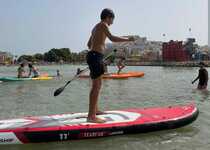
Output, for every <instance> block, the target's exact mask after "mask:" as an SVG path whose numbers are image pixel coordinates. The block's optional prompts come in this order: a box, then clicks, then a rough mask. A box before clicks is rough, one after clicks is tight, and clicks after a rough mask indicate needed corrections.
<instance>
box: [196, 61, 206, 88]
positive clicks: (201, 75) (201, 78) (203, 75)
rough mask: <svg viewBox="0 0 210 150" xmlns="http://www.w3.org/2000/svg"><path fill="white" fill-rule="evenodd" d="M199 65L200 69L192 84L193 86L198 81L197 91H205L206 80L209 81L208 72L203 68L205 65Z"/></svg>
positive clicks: (201, 63)
mask: <svg viewBox="0 0 210 150" xmlns="http://www.w3.org/2000/svg"><path fill="white" fill-rule="evenodd" d="M199 65H200V69H199V73H198V76H197V78H196V79H195V80H193V81H192V84H194V83H195V82H196V81H197V80H198V79H199V82H198V89H199V90H204V89H207V86H208V80H209V77H208V71H207V70H206V69H205V68H204V67H205V66H206V65H205V63H203V62H200V63H199Z"/></svg>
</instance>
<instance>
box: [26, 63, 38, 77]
mask: <svg viewBox="0 0 210 150" xmlns="http://www.w3.org/2000/svg"><path fill="white" fill-rule="evenodd" d="M28 67H29V74H28V77H31V75H32V74H33V76H32V77H33V78H37V77H39V72H38V69H37V68H36V67H34V66H33V65H32V64H31V63H29V64H28Z"/></svg>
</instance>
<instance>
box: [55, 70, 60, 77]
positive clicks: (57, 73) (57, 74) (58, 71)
mask: <svg viewBox="0 0 210 150" xmlns="http://www.w3.org/2000/svg"><path fill="white" fill-rule="evenodd" d="M56 76H57V77H60V76H61V74H60V70H59V69H57V70H56Z"/></svg>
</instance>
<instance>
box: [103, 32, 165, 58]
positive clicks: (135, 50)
mask: <svg viewBox="0 0 210 150" xmlns="http://www.w3.org/2000/svg"><path fill="white" fill-rule="evenodd" d="M126 37H131V36H126ZM132 37H134V38H135V41H134V42H116V43H107V44H106V49H107V53H109V52H110V51H111V50H113V49H117V50H118V52H117V53H118V55H120V53H121V52H126V55H127V56H128V57H130V59H135V60H136V61H155V60H159V59H160V57H159V54H160V52H161V49H162V42H160V41H148V40H147V38H146V37H139V36H138V35H133V36H132Z"/></svg>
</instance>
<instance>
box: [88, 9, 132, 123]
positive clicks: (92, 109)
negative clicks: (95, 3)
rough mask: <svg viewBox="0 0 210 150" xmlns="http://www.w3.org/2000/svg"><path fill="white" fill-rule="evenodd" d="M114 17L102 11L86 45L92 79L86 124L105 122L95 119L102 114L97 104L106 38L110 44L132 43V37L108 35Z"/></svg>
mask: <svg viewBox="0 0 210 150" xmlns="http://www.w3.org/2000/svg"><path fill="white" fill-rule="evenodd" d="M114 17H115V15H114V12H113V11H112V10H111V9H104V10H103V11H102V12H101V21H100V22H99V23H98V24H96V25H95V27H94V28H93V30H92V34H91V36H90V39H89V41H88V44H87V45H88V48H89V49H90V51H89V52H88V54H87V63H88V66H89V69H90V76H91V79H92V88H91V91H90V95H89V112H88V118H87V121H88V122H93V123H104V122H105V120H102V119H100V118H98V117H96V114H100V113H102V112H101V111H99V109H98V105H97V103H98V96H99V92H100V89H101V84H102V78H101V75H103V74H104V65H103V52H104V49H105V40H106V38H107V37H108V38H109V39H110V40H111V41H112V42H128V41H134V38H133V37H130V38H124V37H117V36H114V35H112V34H111V33H110V31H109V26H110V25H112V24H113V21H114Z"/></svg>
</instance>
